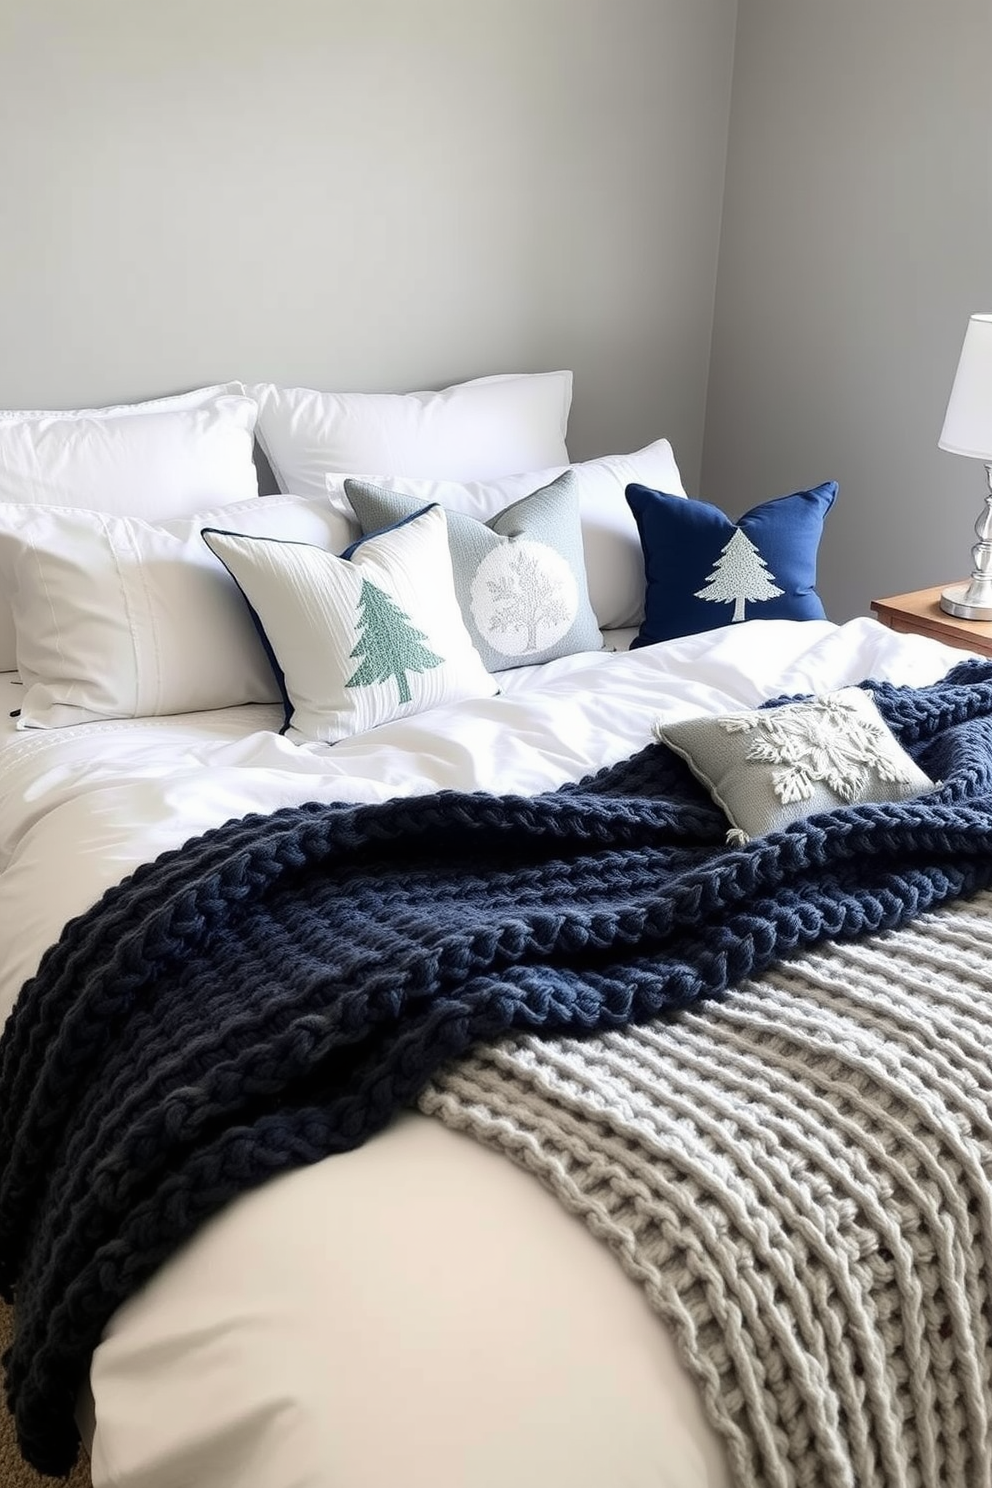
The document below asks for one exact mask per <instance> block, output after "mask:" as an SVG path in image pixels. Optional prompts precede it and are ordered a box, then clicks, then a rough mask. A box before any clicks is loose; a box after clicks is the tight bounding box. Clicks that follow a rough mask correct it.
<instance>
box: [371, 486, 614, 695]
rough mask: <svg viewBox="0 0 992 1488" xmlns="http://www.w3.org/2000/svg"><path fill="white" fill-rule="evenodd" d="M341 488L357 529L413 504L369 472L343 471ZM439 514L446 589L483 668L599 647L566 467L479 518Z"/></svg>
mask: <svg viewBox="0 0 992 1488" xmlns="http://www.w3.org/2000/svg"><path fill="white" fill-rule="evenodd" d="M344 488H345V493H346V495H347V497H348V500H349V501H350V502H351V505H352V507H353V509H354V512H355V516H356V517H357V518H358V520H359V522H360V523H361V527H362V531H363V532H377V531H379V530H380V529H381V528H383V527H389V526H392V524H393V523H395V522H401V521H403V520H404V519H405V518H406V517H410V516H412V515H413V514H414V513H415V512H417V511H419V510H420V509H421V508H422V506H423V503H422V502H421V501H418V500H417V498H416V497H413V496H404V495H402V494H401V493H399V492H397V491H386V490H383V488H382V487H381V486H376V485H373V484H372V483H371V482H369V481H363V480H352V479H348V480H346V481H345V483H344ZM445 515H446V516H447V519H448V548H449V551H450V553H451V566H452V569H453V571H454V576H455V593H456V595H457V596H458V603H459V606H460V607H461V612H462V618H463V619H464V621H465V624H466V625H467V626H468V630H469V634H470V635H471V637H472V640H473V642H474V643H475V647H476V649H477V651H478V652H479V655H480V656H481V657H482V660H483V662H484V664H485V666H486V668H487V670H488V671H490V672H498V671H502V670H504V669H505V668H506V667H519V666H534V665H536V664H537V663H538V662H539V661H553V660H554V658H555V657H556V656H571V654H572V652H573V651H601V650H602V649H603V638H602V636H601V635H600V632H599V625H598V622H597V620H596V616H595V615H594V613H593V609H592V605H591V604H590V602H589V590H588V587H587V584H586V569H585V557H584V554H583V551H582V527H581V523H580V514H579V495H578V489H577V485H576V479H575V475H574V473H573V472H572V471H571V470H566V471H565V472H564V474H562V475H560V476H558V478H557V480H554V481H552V482H551V483H550V485H547V486H542V487H541V489H540V490H539V491H534V492H533V493H532V494H531V495H530V496H524V497H523V498H522V499H521V500H520V501H515V502H514V503H513V505H512V506H507V507H505V508H504V509H503V511H501V512H497V514H496V516H494V517H490V518H489V521H488V522H480V521H478V520H477V519H476V518H475V517H468V516H465V514H464V513H463V512H456V511H450V510H446V512H445Z"/></svg>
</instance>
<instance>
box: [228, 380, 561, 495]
mask: <svg viewBox="0 0 992 1488" xmlns="http://www.w3.org/2000/svg"><path fill="white" fill-rule="evenodd" d="M247 391H248V393H249V395H250V396H251V397H253V398H254V399H255V400H256V402H257V404H258V425H257V429H256V434H257V437H258V442H259V444H260V445H261V447H262V450H263V453H264V454H265V456H266V459H267V460H268V462H269V464H270V465H271V467H272V473H273V475H274V476H275V478H276V481H277V483H278V485H279V488H280V490H282V491H296V492H299V493H301V494H302V495H305V496H307V495H309V496H316V495H318V494H320V493H322V492H323V491H324V490H325V485H324V478H325V476H326V474H327V472H328V471H334V470H337V471H343V472H345V473H347V474H361V473H365V474H369V475H375V476H379V475H409V476H418V477H419V476H426V477H430V478H432V479H437V478H441V479H447V480H477V479H480V478H486V477H490V476H500V475H509V474H511V473H512V472H513V471H514V470H537V469H540V468H541V467H542V466H546V465H567V464H568V451H567V450H566V448H565V430H566V427H567V425H568V412H569V408H570V407H571V402H572V374H571V372H537V373H533V374H521V375H520V376H506V377H479V378H476V379H475V380H474V381H472V382H463V383H458V384H456V385H455V386H453V387H449V388H445V389H444V390H443V391H442V392H436V393H430V392H427V393H323V392H318V391H317V390H316V389H314V388H287V387H277V386H276V385H275V384H274V383H268V382H262V383H256V384H254V385H253V386H251V387H249V388H248V390H247Z"/></svg>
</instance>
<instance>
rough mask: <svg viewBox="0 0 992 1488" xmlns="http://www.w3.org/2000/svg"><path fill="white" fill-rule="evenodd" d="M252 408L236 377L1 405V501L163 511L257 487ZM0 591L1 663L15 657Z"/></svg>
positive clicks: (179, 513)
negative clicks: (48, 405)
mask: <svg viewBox="0 0 992 1488" xmlns="http://www.w3.org/2000/svg"><path fill="white" fill-rule="evenodd" d="M256 414H257V408H256V405H255V402H254V400H253V399H251V398H248V397H246V396H245V393H244V389H243V387H242V386H241V384H240V383H228V384H225V385H223V386H218V387H210V388H199V389H197V391H196V392H192V393H182V394H180V395H179V396H178V397H175V398H157V399H155V400H154V401H153V402H149V403H132V404H124V405H121V406H118V407H115V408H78V409H73V410H71V411H69V412H65V413H55V412H40V411H35V412H19V411H15V410H8V411H6V412H0V502H8V501H13V502H18V503H28V502H30V503H31V504H38V505H41V506H59V507H85V508H87V509H88V510H98V511H106V512H114V513H117V514H119V515H122V516H132V517H141V518H143V519H144V520H146V521H169V520H172V519H175V518H178V517H186V516H191V515H192V514H193V513H194V512H197V511H202V510H203V509H204V508H205V507H211V508H213V507H218V506H224V505H226V504H227V503H228V502H234V501H244V500H245V499H247V498H248V497H252V496H257V495H258V479H257V476H256V474H255V465H254V462H253V460H252V447H253V438H254V428H255V418H256ZM14 664H15V663H14V631H13V620H12V618H11V615H10V609H9V605H8V602H7V597H6V595H4V594H0V671H7V670H9V669H10V668H12V667H13V666H14Z"/></svg>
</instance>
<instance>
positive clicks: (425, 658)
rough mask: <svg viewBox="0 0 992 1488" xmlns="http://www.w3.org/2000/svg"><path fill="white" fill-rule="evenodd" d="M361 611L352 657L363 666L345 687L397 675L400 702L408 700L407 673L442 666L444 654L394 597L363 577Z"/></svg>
mask: <svg viewBox="0 0 992 1488" xmlns="http://www.w3.org/2000/svg"><path fill="white" fill-rule="evenodd" d="M358 611H359V619H358V632H359V635H358V640H357V641H356V643H355V649H354V650H353V651H352V652H351V656H352V658H353V659H361V666H360V667H359V668H358V670H357V671H356V672H355V673H354V675H353V676H351V677H349V678H348V680H347V682H346V683H345V684H344V685H345V687H374V686H375V685H376V684H377V683H380V682H388V681H389V678H390V677H395V678H396V686H397V689H398V691H399V695H400V702H401V703H408V702H409V701H410V684H409V682H408V681H407V679H406V674H407V672H426V671H428V670H429V669H430V668H431V667H436V666H443V665H444V657H443V656H435V654H434V652H433V651H431V650H429V649H428V648H427V646H425V645H424V644H423V642H424V641H426V639H427V637H426V636H425V635H424V632H423V631H422V630H417V628H416V626H415V625H413V624H411V621H410V617H409V615H407V614H406V613H405V612H404V611H403V610H401V609H400V607H399V605H398V604H397V603H396V602H395V600H392V599H390V597H389V595H388V594H386V593H385V592H384V591H383V590H382V589H380V588H379V587H378V586H377V585H376V584H373V583H372V582H371V581H370V580H369V579H363V580H362V592H361V594H360V595H359V596H358Z"/></svg>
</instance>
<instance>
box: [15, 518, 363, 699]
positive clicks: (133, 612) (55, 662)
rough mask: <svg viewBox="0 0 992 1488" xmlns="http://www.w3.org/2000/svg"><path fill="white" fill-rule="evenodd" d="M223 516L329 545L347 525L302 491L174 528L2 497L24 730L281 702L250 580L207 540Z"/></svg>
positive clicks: (246, 527)
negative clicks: (248, 595) (249, 605)
mask: <svg viewBox="0 0 992 1488" xmlns="http://www.w3.org/2000/svg"><path fill="white" fill-rule="evenodd" d="M220 520H223V521H224V523H225V524H226V525H228V526H235V525H236V526H237V527H239V528H240V529H242V530H243V531H246V532H254V533H260V534H266V535H272V536H274V535H282V536H286V537H294V538H297V539H299V540H301V541H308V542H314V543H323V544H326V545H327V546H334V545H336V544H337V543H338V542H340V541H341V540H342V538H343V536H344V530H345V529H344V524H343V523H342V522H341V519H340V517H338V516H337V515H336V514H335V513H333V512H331V511H330V510H329V509H328V507H327V505H326V503H324V502H317V501H308V500H306V499H305V498H303V497H298V496H272V497H268V498H267V499H266V500H264V501H260V500H258V498H257V497H254V498H251V499H249V500H248V501H246V502H241V503H234V504H231V505H227V506H223V507H214V508H211V509H210V510H209V511H206V512H202V513H200V514H199V515H198V516H195V517H187V518H184V519H182V520H181V521H177V522H167V523H162V524H153V523H150V522H143V521H142V520H140V518H136V517H120V516H114V515H112V514H110V513H106V512H91V511H83V510H73V509H67V508H60V507H46V506H24V505H20V504H18V503H13V502H11V503H7V504H6V505H4V504H2V503H0V585H2V586H3V587H4V589H6V590H7V592H8V593H10V594H11V596H12V604H13V612H14V616H15V620H16V623H17V663H18V667H19V670H20V673H21V681H22V682H23V684H24V694H23V701H22V704H21V716H20V720H19V726H20V727H21V728H60V727H64V726H67V725H70V724H75V723H87V722H91V721H93V720H95V719H102V718H139V717H149V716H155V715H160V714H167V713H191V712H196V711H199V710H201V709H204V708H226V707H231V706H234V705H236V704H239V703H252V702H255V703H270V702H271V703H275V702H279V701H280V698H281V693H280V690H279V685H278V682H277V681H276V678H275V676H274V674H273V672H272V667H271V665H270V663H269V660H268V656H267V655H266V652H265V649H264V647H263V645H262V643H261V641H260V640H259V637H258V635H257V633H256V631H255V627H254V625H253V624H252V621H251V617H250V615H248V613H247V612H246V610H245V605H244V601H243V599H242V598H241V595H240V593H239V592H238V589H237V586H236V585H235V584H234V583H233V582H232V580H231V578H230V576H229V575H228V573H227V572H226V570H225V568H224V566H223V565H222V564H221V563H219V562H218V561H217V559H216V558H214V556H213V555H212V554H211V553H210V552H209V551H208V549H207V548H206V547H205V546H204V543H203V539H202V538H201V536H200V532H201V528H202V527H204V526H208V525H214V524H216V523H217V522H218V521H220Z"/></svg>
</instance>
